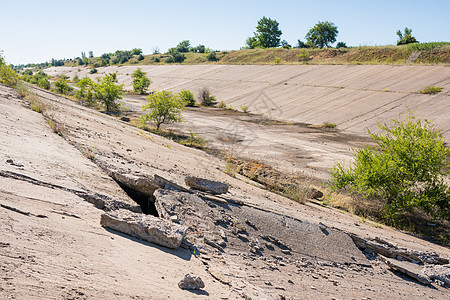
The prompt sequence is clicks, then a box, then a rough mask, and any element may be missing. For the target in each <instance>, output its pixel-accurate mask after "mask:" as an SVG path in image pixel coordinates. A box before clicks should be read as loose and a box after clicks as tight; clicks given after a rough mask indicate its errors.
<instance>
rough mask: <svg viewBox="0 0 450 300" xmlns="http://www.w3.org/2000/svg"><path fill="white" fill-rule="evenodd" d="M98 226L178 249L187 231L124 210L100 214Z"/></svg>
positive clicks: (182, 227) (152, 217)
mask: <svg viewBox="0 0 450 300" xmlns="http://www.w3.org/2000/svg"><path fill="white" fill-rule="evenodd" d="M100 224H101V225H102V226H103V227H108V228H111V229H114V230H117V231H120V232H123V233H126V234H128V235H131V236H134V237H137V238H139V239H142V240H145V241H148V242H151V243H155V244H158V245H161V246H164V247H167V248H178V247H179V246H180V245H181V242H182V241H183V238H184V235H185V233H186V230H187V228H186V227H185V226H183V225H179V224H175V223H173V222H170V221H167V220H163V219H160V218H157V217H154V216H152V215H144V214H139V213H134V212H131V211H128V210H125V209H119V210H115V211H111V212H107V213H104V214H102V216H101V219H100Z"/></svg>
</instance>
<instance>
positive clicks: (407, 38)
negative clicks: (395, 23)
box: [397, 27, 418, 45]
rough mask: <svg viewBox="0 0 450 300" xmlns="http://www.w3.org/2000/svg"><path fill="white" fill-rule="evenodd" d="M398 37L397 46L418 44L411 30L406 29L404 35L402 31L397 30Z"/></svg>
mask: <svg viewBox="0 0 450 300" xmlns="http://www.w3.org/2000/svg"><path fill="white" fill-rule="evenodd" d="M397 35H398V41H397V45H406V44H412V43H418V41H417V40H416V38H415V37H413V36H412V29H411V28H406V27H405V30H404V33H402V32H401V31H400V29H399V30H397Z"/></svg>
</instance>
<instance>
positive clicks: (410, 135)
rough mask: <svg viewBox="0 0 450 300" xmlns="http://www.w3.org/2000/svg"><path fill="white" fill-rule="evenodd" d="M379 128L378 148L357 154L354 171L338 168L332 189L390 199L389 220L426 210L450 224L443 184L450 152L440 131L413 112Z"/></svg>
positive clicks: (448, 194)
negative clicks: (399, 214) (407, 212)
mask: <svg viewBox="0 0 450 300" xmlns="http://www.w3.org/2000/svg"><path fill="white" fill-rule="evenodd" d="M380 129H381V132H380V133H373V132H370V131H369V133H370V136H371V137H372V138H373V139H374V141H375V142H376V143H377V145H378V147H377V148H373V147H365V148H363V149H355V150H354V152H355V160H354V165H353V167H350V168H349V169H345V168H344V167H343V166H342V165H341V164H337V165H336V166H335V167H334V169H333V170H332V181H331V183H332V186H333V187H334V188H335V189H341V188H349V189H350V190H351V191H352V192H354V193H356V194H359V195H362V196H364V197H378V198H380V199H383V200H385V213H386V217H387V218H388V219H395V217H396V216H397V215H398V213H400V212H402V211H412V210H414V209H421V210H423V211H424V212H426V213H427V214H429V215H431V216H433V217H436V218H442V219H446V220H449V221H450V187H449V186H447V185H446V184H445V182H444V179H445V176H446V175H448V174H449V173H450V170H449V167H450V163H449V162H447V157H448V156H449V155H450V149H449V148H446V147H445V142H444V139H443V138H442V137H441V136H440V132H439V131H438V130H436V129H435V128H434V126H433V125H432V124H431V123H430V122H428V121H426V120H425V121H421V120H420V119H418V118H417V117H416V116H414V114H412V113H410V114H409V115H408V116H407V117H406V119H405V120H404V121H400V120H394V121H392V123H391V124H389V125H386V124H384V125H380Z"/></svg>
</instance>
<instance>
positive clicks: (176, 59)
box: [165, 48, 186, 63]
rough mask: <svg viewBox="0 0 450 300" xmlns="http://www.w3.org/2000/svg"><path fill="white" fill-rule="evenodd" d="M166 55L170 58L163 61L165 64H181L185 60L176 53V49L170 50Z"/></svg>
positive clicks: (179, 53)
mask: <svg viewBox="0 0 450 300" xmlns="http://www.w3.org/2000/svg"><path fill="white" fill-rule="evenodd" d="M168 54H170V55H171V57H168V58H166V60H165V62H166V63H173V62H177V63H182V62H183V61H184V60H185V59H186V57H185V56H184V54H183V53H181V52H180V51H178V48H170V49H169V51H168Z"/></svg>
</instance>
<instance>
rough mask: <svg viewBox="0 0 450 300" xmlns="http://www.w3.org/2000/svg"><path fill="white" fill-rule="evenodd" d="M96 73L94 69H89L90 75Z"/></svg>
mask: <svg viewBox="0 0 450 300" xmlns="http://www.w3.org/2000/svg"><path fill="white" fill-rule="evenodd" d="M97 72H98V71H97V69H96V68H93V69H91V70H90V71H89V73H90V74H95V73H97Z"/></svg>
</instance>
